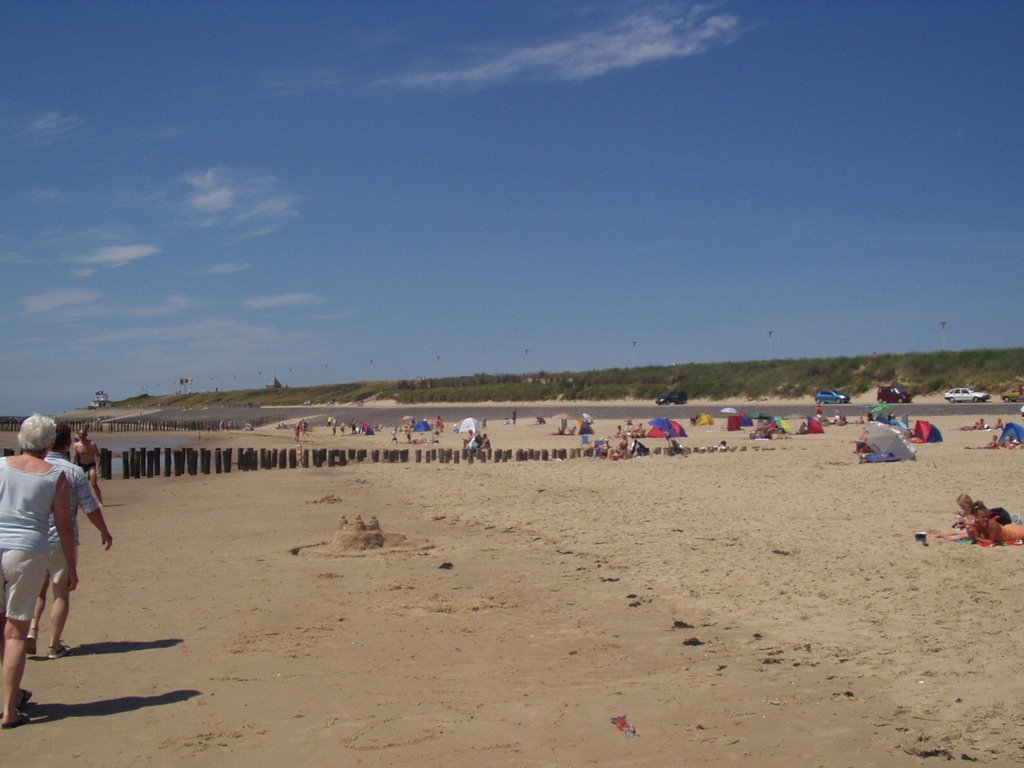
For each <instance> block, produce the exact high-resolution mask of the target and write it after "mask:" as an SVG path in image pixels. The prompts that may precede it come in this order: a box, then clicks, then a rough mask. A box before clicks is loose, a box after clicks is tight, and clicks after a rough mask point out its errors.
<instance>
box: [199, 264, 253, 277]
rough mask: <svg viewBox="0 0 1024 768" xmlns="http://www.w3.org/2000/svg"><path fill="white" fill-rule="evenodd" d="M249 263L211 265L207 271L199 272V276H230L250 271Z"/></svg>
mask: <svg viewBox="0 0 1024 768" xmlns="http://www.w3.org/2000/svg"><path fill="white" fill-rule="evenodd" d="M249 266H250V265H249V262H247V261H222V262H220V263H219V264H211V265H210V266H208V267H206V268H205V269H201V270H199V271H198V272H197V273H196V274H199V275H230V274H231V273H233V272H242V271H243V270H246V269H249Z"/></svg>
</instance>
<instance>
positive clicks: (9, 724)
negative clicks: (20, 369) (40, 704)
mask: <svg viewBox="0 0 1024 768" xmlns="http://www.w3.org/2000/svg"><path fill="white" fill-rule="evenodd" d="M56 430H57V427H56V425H55V424H54V423H53V419H50V418H47V417H46V416H40V415H39V414H38V413H36V414H33V415H32V416H29V417H28V418H27V419H25V421H23V422H22V424H21V429H20V430H19V431H18V446H19V447H20V448H21V454H20V455H18V456H7V457H4V458H0V593H2V594H3V601H2V602H0V625H2V626H3V633H4V645H3V681H4V698H3V708H4V714H3V725H2V726H0V727H2V728H3V729H4V730H6V729H8V728H17V727H19V726H22V725H25V724H27V723H29V722H31V720H29V718H28V716H27V715H25V714H24V713H23V712H21V709H22V708H23V707H24V706H25V704H26V703H28V701H29V699H30V698H31V697H32V694H31V693H30V692H29V691H26V690H24V689H23V688H22V687H21V679H22V677H23V676H24V674H25V638H26V636H27V635H28V625H29V622H30V621H31V619H32V609H33V607H34V605H35V599H36V596H37V595H38V594H39V586H40V584H42V582H43V580H44V579H45V578H46V558H47V553H48V550H49V546H48V543H47V533H48V531H49V524H50V518H51V515H52V517H53V520H54V522H55V523H56V527H57V533H58V536H59V537H60V543H61V548H62V549H63V550H64V558H65V560H67V568H68V591H73V590H74V589H75V588H76V587H77V586H78V568H77V565H78V564H77V562H76V559H75V534H74V530H73V527H72V523H71V510H70V508H69V499H68V481H67V478H66V477H65V476H64V473H63V472H62V471H61V470H60V468H59V467H55V466H53V465H52V464H48V463H47V462H45V461H44V460H43V457H44V456H46V454H47V453H48V452H49V450H50V448H51V447H52V446H53V439H54V436H55V434H56Z"/></svg>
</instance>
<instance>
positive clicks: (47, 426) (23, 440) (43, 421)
mask: <svg viewBox="0 0 1024 768" xmlns="http://www.w3.org/2000/svg"><path fill="white" fill-rule="evenodd" d="M56 436H57V424H56V423H55V422H54V420H53V419H51V418H50V417H49V416H42V415H40V414H38V413H33V414H32V415H31V416H29V417H28V418H27V419H25V421H23V422H22V423H21V429H20V430H18V446H19V447H20V448H21V450H23V451H48V450H50V449H51V448H52V447H53V440H54V438H55V437H56Z"/></svg>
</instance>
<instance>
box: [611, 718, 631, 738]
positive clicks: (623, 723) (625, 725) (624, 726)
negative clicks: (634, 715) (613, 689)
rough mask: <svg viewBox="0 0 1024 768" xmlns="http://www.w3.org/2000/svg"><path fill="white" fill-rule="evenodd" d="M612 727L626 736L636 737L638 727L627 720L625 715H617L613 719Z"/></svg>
mask: <svg viewBox="0 0 1024 768" xmlns="http://www.w3.org/2000/svg"><path fill="white" fill-rule="evenodd" d="M612 725H614V726H615V727H616V728H618V729H619V730H620V731H622V734H623V735H624V736H636V726H635V725H633V724H632V723H631V722H629V720H627V719H626V716H625V715H617V716H616V717H613V718H612Z"/></svg>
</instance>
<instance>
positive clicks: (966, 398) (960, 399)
mask: <svg viewBox="0 0 1024 768" xmlns="http://www.w3.org/2000/svg"><path fill="white" fill-rule="evenodd" d="M943 397H944V398H946V399H947V400H948V401H949V402H951V403H984V402H986V401H988V400H990V399H992V395H990V394H989V393H988V392H975V391H974V390H973V389H971V388H970V387H954V388H953V389H951V390H949V391H948V392H946V394H944V395H943Z"/></svg>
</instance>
